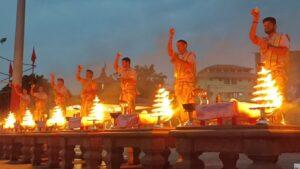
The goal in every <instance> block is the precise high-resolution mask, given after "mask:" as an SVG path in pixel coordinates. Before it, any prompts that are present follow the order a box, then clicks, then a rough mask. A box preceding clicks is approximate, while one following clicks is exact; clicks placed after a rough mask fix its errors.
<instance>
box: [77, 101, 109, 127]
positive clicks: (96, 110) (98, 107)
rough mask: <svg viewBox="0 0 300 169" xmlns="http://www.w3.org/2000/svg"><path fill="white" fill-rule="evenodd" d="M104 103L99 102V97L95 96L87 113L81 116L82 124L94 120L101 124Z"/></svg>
mask: <svg viewBox="0 0 300 169" xmlns="http://www.w3.org/2000/svg"><path fill="white" fill-rule="evenodd" d="M104 108H105V107H104V105H103V104H101V103H100V100H99V98H98V97H97V96H96V97H95V99H94V101H93V107H92V110H91V111H90V113H89V115H88V116H86V117H83V118H82V120H81V123H82V124H83V125H84V126H87V125H91V124H93V123H94V122H95V123H96V124H101V123H103V121H104Z"/></svg>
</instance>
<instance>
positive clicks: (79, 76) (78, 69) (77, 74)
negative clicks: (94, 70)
mask: <svg viewBox="0 0 300 169" xmlns="http://www.w3.org/2000/svg"><path fill="white" fill-rule="evenodd" d="M82 69H83V68H82V66H81V65H78V67H77V71H76V79H77V81H79V82H81V83H82V82H83V81H84V79H83V78H82V77H81V75H80V74H81V71H82Z"/></svg>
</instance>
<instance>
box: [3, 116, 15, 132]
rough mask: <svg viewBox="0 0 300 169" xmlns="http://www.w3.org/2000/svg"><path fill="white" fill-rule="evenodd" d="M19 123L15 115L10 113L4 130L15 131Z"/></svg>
mask: <svg viewBox="0 0 300 169" xmlns="http://www.w3.org/2000/svg"><path fill="white" fill-rule="evenodd" d="M16 122H17V120H16V118H15V115H14V113H12V112H9V114H8V115H7V118H6V119H5V123H4V126H3V128H5V129H13V128H15V123H16Z"/></svg>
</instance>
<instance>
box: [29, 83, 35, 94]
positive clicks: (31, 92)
mask: <svg viewBox="0 0 300 169" xmlns="http://www.w3.org/2000/svg"><path fill="white" fill-rule="evenodd" d="M34 87H35V84H32V85H31V87H30V95H31V96H33V97H35V96H34V95H35V93H34V91H33V89H34Z"/></svg>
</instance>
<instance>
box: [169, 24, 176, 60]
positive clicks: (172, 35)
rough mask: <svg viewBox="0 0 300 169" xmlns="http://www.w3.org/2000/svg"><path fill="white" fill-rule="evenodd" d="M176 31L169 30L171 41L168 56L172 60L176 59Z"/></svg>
mask: <svg viewBox="0 0 300 169" xmlns="http://www.w3.org/2000/svg"><path fill="white" fill-rule="evenodd" d="M174 35H175V30H174V28H170V30H169V41H168V54H169V57H170V59H171V60H173V59H174V54H175V52H174V49H173V40H174Z"/></svg>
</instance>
